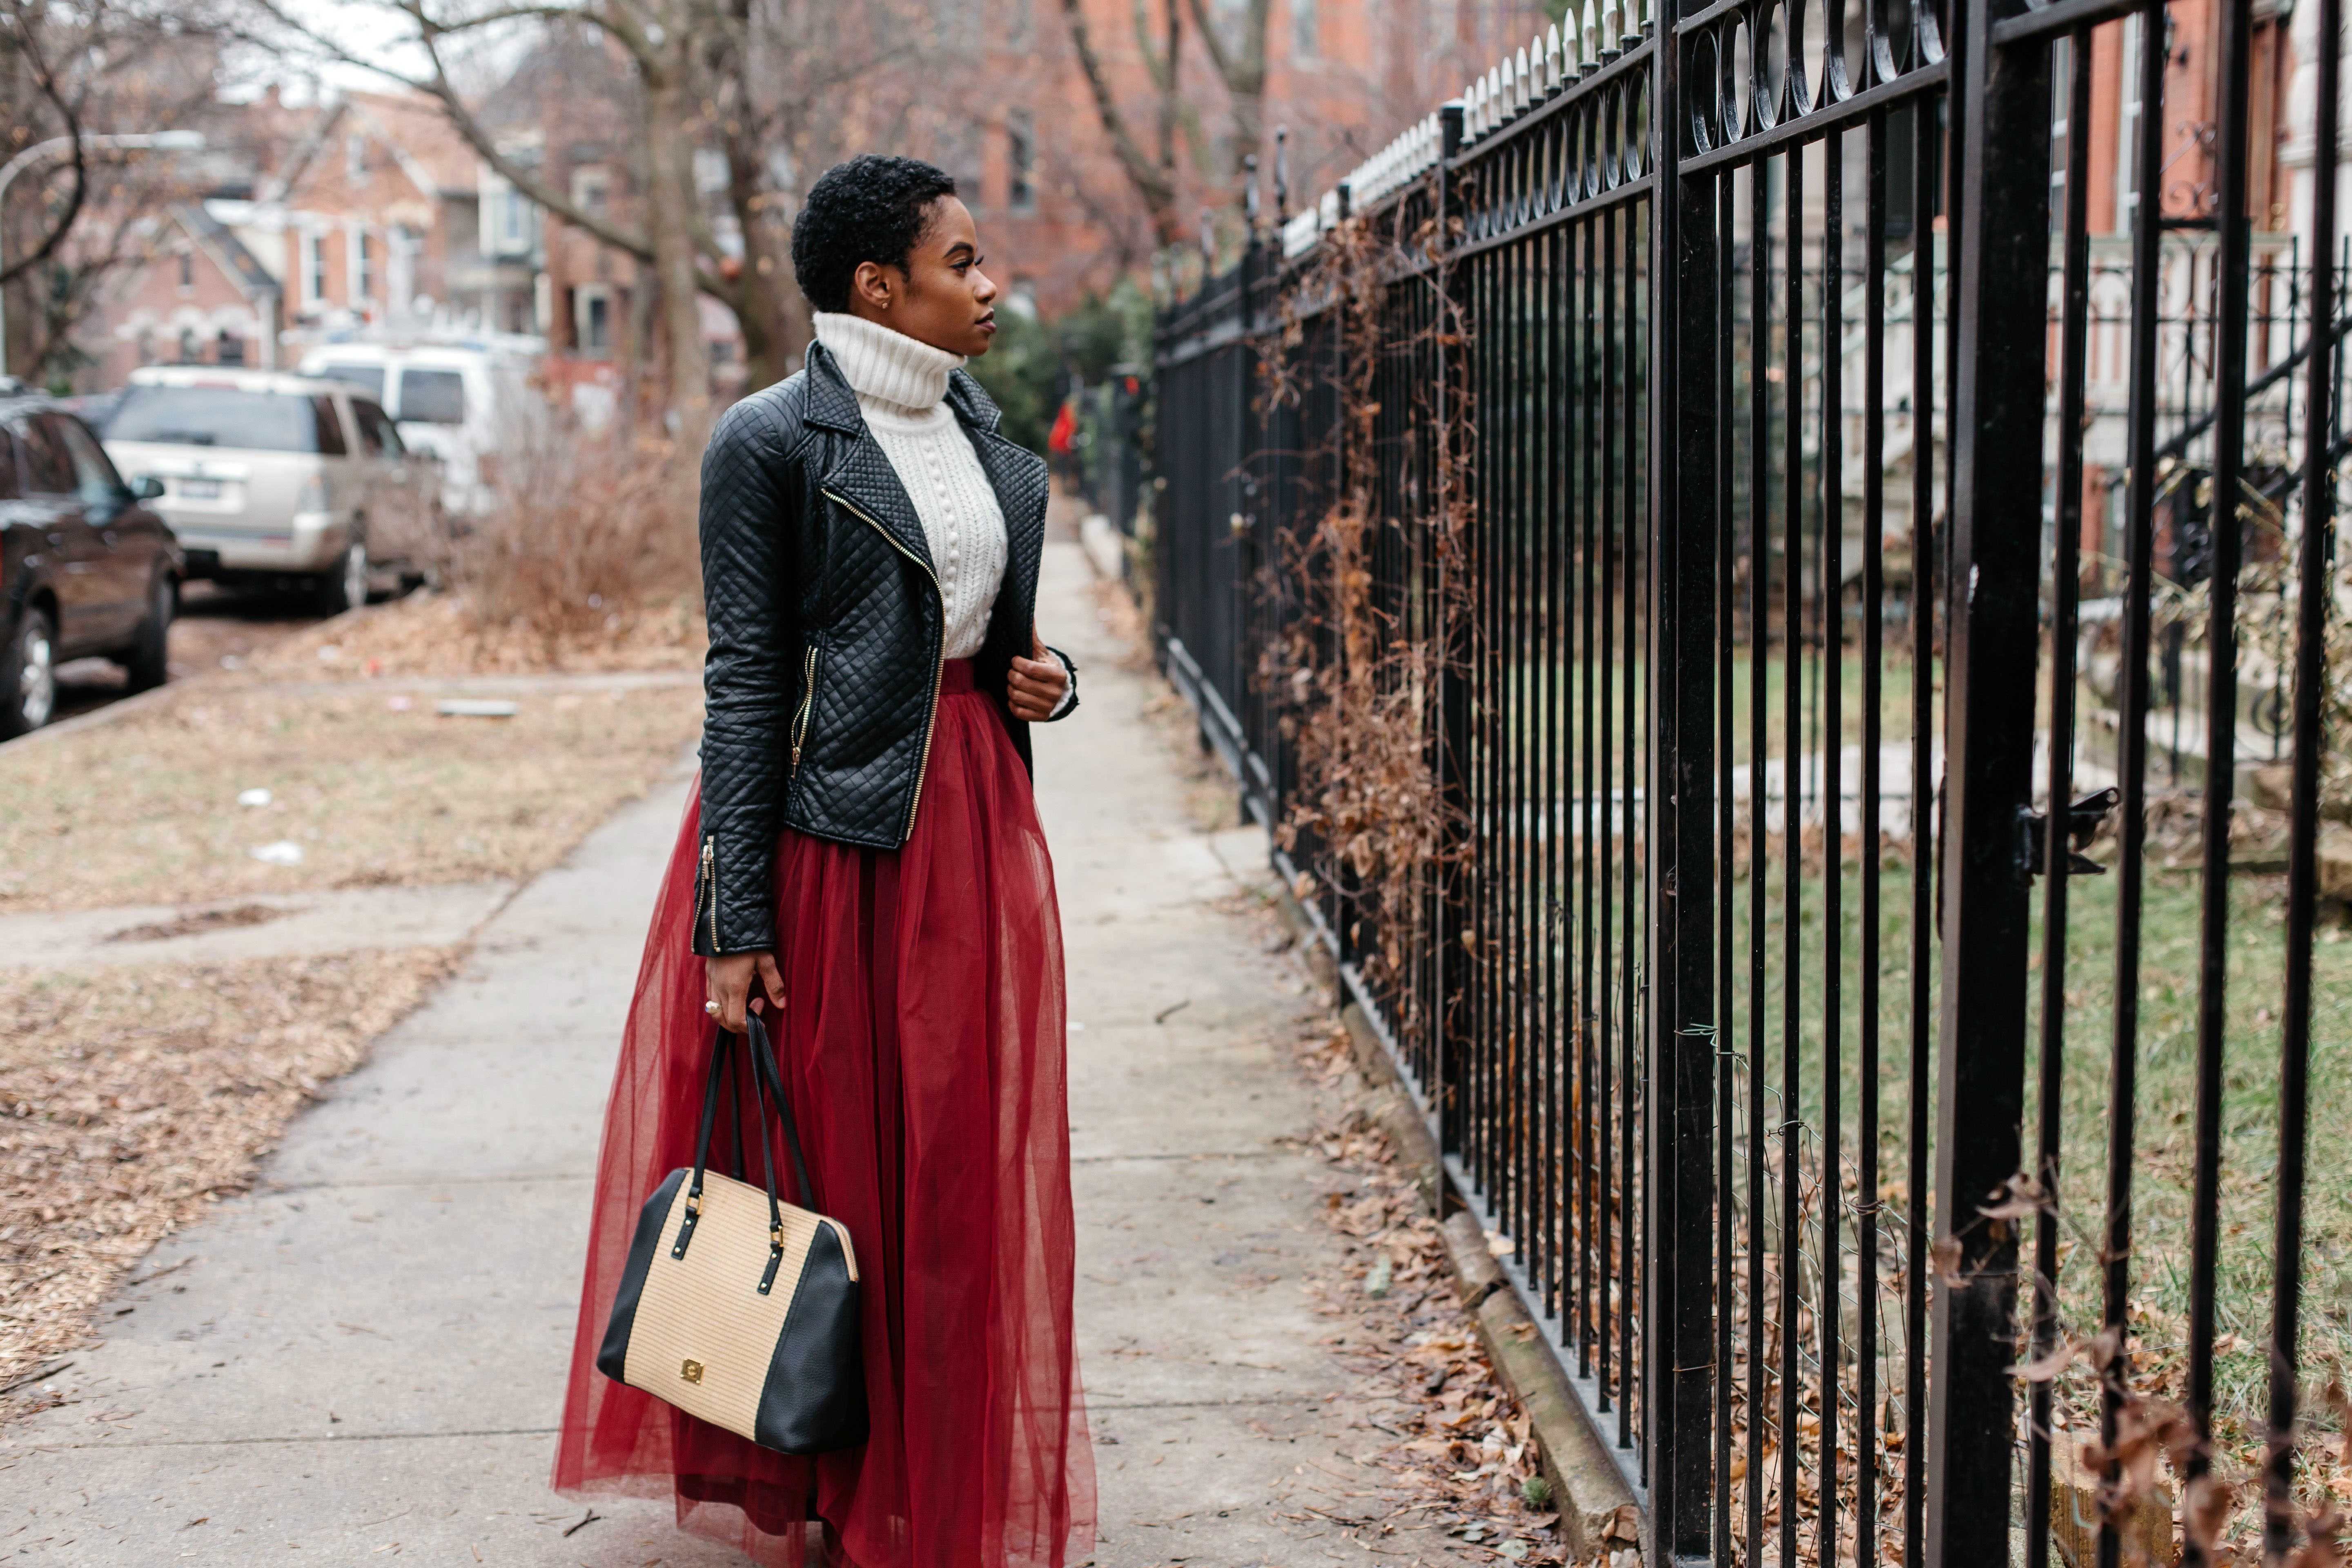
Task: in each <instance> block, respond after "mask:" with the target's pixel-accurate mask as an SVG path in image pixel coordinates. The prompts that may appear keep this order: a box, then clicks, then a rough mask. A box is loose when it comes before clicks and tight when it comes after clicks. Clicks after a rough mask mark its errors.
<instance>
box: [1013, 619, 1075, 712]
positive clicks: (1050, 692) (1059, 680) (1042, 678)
mask: <svg viewBox="0 0 2352 1568" xmlns="http://www.w3.org/2000/svg"><path fill="white" fill-rule="evenodd" d="M1031 635H1032V637H1033V638H1034V635H1035V634H1034V633H1032V634H1031ZM1030 652H1031V654H1032V655H1033V656H1034V657H1032V658H1022V657H1021V656H1020V655H1019V654H1017V653H1016V654H1014V655H1013V668H1012V670H1011V672H1010V673H1009V674H1008V675H1007V676H1006V677H1005V700H1006V703H1007V705H1008V706H1010V707H1011V708H1012V710H1013V717H1014V718H1015V719H1019V720H1022V721H1024V722H1026V723H1031V724H1042V723H1044V722H1045V718H1046V715H1048V714H1050V713H1052V712H1053V711H1054V707H1055V704H1056V703H1058V702H1060V701H1061V700H1062V693H1063V692H1064V691H1066V689H1068V688H1069V684H1070V672H1069V671H1068V670H1066V669H1064V668H1062V661H1061V660H1060V659H1058V658H1055V657H1054V656H1053V655H1052V654H1050V653H1047V652H1046V651H1045V644H1044V643H1042V642H1034V643H1033V646H1032V647H1031V648H1030Z"/></svg>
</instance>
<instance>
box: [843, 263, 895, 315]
mask: <svg viewBox="0 0 2352 1568" xmlns="http://www.w3.org/2000/svg"><path fill="white" fill-rule="evenodd" d="M849 287H850V289H852V291H854V292H855V293H856V296H857V297H858V298H859V299H860V300H864V301H865V302H866V304H868V305H870V306H872V307H873V308H874V309H875V310H888V309H889V308H890V296H891V289H890V274H889V271H888V269H887V268H884V267H883V266H882V265H881V264H880V263H879V262H874V261H861V262H859V263H858V264H857V270H856V272H854V273H852V274H851V275H850V279H849Z"/></svg>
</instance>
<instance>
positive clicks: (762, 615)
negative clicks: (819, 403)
mask: <svg viewBox="0 0 2352 1568" xmlns="http://www.w3.org/2000/svg"><path fill="white" fill-rule="evenodd" d="M776 403H777V400H776V399H774V398H772V397H764V396H753V397H750V398H746V399H744V400H743V401H742V402H740V403H738V404H736V405H734V406H732V407H730V409H728V410H727V412H726V413H725V414H724V415H723V416H720V418H719V426H718V428H717V429H716V430H715V431H713V432H712V434H711V437H710V445H709V447H708V448H707V449H706V450H705V451H704V452H703V455H702V515H701V532H702V597H703V605H704V610H705V613H706V615H707V616H708V618H709V626H710V651H709V654H708V655H707V656H706V657H705V658H704V660H703V666H702V687H703V698H704V720H703V731H702V846H701V865H700V872H699V876H698V881H697V884H696V889H697V890H696V896H695V911H694V912H695V921H694V951H695V952H698V953H701V954H703V955H704V956H706V957H711V956H717V955H721V954H728V953H739V952H764V951H766V950H768V949H770V948H772V947H774V946H775V942H776V925H775V908H776V898H775V858H776V838H777V835H778V832H779V831H780V829H781V827H782V818H783V798H784V785H785V783H786V780H785V776H784V766H783V757H784V730H785V725H786V721H787V718H788V716H789V714H790V713H791V711H792V706H791V704H792V697H793V692H792V683H793V680H794V679H796V672H795V671H794V670H793V642H794V636H793V623H794V618H795V613H796V606H797V604H798V595H797V593H796V591H795V584H794V582H793V572H794V568H795V565H796V562H797V552H796V551H795V550H794V549H793V540H794V539H795V537H796V536H797V534H798V531H799V527H800V518H799V517H798V515H797V511H798V507H799V504H800V489H799V487H798V486H797V485H795V484H793V483H792V482H791V468H792V464H793V462H794V461H796V460H797V457H798V454H797V453H796V452H794V451H792V450H789V449H788V448H789V447H791V446H792V445H793V441H794V437H793V431H795V430H796V429H797V427H798V422H797V421H794V420H789V419H787V418H785V417H784V416H783V413H782V410H781V409H780V408H779V407H778V406H777V405H776Z"/></svg>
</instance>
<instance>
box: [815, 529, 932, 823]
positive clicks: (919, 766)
mask: <svg viewBox="0 0 2352 1568" xmlns="http://www.w3.org/2000/svg"><path fill="white" fill-rule="evenodd" d="M818 493H819V494H821V495H823V496H824V498H825V500H829V501H831V502H833V503H834V504H835V506H837V507H839V508H841V510H844V511H845V512H847V513H848V514H849V515H850V516H852V517H854V518H856V520H857V521H860V522H862V523H864V524H866V526H867V527H868V528H871V529H872V530H873V531H875V532H877V533H878V534H880V535H881V536H882V538H883V541H884V542H886V543H887V544H888V545H889V546H890V548H891V549H893V550H895V551H897V552H898V553H899V554H901V555H903V556H905V557H906V558H907V559H908V560H909V561H911V562H913V563H915V564H916V565H918V566H919V567H921V568H922V569H923V575H924V576H926V577H929V579H930V580H931V597H932V598H934V599H936V600H937V601H939V606H940V626H941V627H942V628H945V626H947V621H948V601H947V595H945V594H944V593H942V592H941V591H940V574H938V573H936V572H934V571H932V570H931V563H929V562H928V561H926V560H924V559H923V558H922V557H921V556H919V555H918V554H916V553H915V552H913V551H911V550H909V549H908V548H907V547H906V546H905V545H903V544H901V543H899V542H898V535H896V534H894V533H892V532H891V531H889V530H888V529H887V528H885V527H883V526H882V525H881V524H880V523H879V522H877V521H875V520H874V519H872V518H870V517H868V516H866V514H865V513H864V512H862V511H860V510H857V508H856V506H855V505H853V504H851V503H850V502H849V501H848V500H845V499H844V498H843V497H842V496H840V495H838V494H836V493H835V492H834V491H832V490H821V491H819V492H818ZM946 675H947V664H946V662H945V661H944V660H935V661H934V662H933V664H932V666H931V700H930V707H929V710H927V711H926V712H925V714H924V718H923V753H922V756H921V757H920V758H919V759H918V760H917V762H916V763H915V795H914V798H913V799H912V800H909V801H908V803H907V826H906V828H905V829H904V830H903V831H902V832H900V834H899V835H898V837H900V838H901V839H904V838H905V837H906V836H907V834H908V833H911V832H913V831H914V828H915V808H916V807H917V806H919V805H921V804H922V801H923V775H924V774H925V773H929V771H930V766H931V733H932V731H935V730H937V729H938V728H939V721H940V681H941V680H942V679H945V677H946Z"/></svg>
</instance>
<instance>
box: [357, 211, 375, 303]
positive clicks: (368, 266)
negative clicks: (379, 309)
mask: <svg viewBox="0 0 2352 1568" xmlns="http://www.w3.org/2000/svg"><path fill="white" fill-rule="evenodd" d="M352 255H353V257H354V258H355V260H354V262H353V268H354V270H353V273H352V281H353V284H354V287H353V289H352V293H353V294H354V295H355V296H357V299H356V300H355V302H356V303H359V304H362V305H364V304H366V303H367V302H368V301H369V300H373V299H374V298H375V285H376V276H375V264H376V254H375V237H374V236H373V235H372V234H370V233H368V231H367V230H365V229H362V230H360V232H359V234H358V235H357V236H356V237H354V239H353V241H352Z"/></svg>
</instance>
